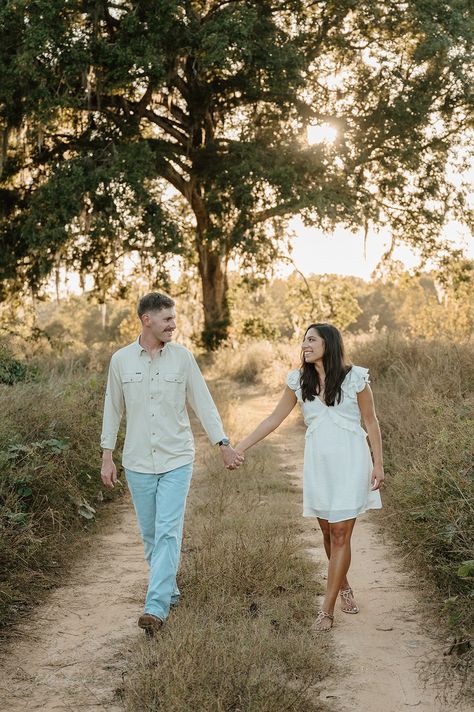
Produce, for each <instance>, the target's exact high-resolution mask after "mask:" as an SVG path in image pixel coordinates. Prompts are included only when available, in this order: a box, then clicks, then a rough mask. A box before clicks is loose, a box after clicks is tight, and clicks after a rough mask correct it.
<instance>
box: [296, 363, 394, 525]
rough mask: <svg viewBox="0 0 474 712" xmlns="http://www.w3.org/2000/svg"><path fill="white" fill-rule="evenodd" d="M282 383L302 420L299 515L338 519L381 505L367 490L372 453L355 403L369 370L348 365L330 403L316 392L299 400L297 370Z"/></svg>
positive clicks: (350, 517)
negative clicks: (335, 399)
mask: <svg viewBox="0 0 474 712" xmlns="http://www.w3.org/2000/svg"><path fill="white" fill-rule="evenodd" d="M286 382H287V384H288V386H289V387H290V388H291V389H292V390H293V391H295V395H296V397H297V399H298V402H299V404H300V406H301V410H302V412H303V417H304V422H305V423H306V425H307V430H306V442H305V450H304V471H303V516H304V517H320V518H321V519H327V520H328V521H329V522H341V521H343V520H345V519H353V518H354V517H357V515H359V514H362V512H365V511H366V510H367V509H380V508H381V507H382V502H381V499H380V492H379V491H378V490H375V491H371V489H370V486H371V485H370V479H371V474H372V467H373V464H372V457H371V454H370V450H369V445H368V443H367V433H366V432H365V430H364V429H363V428H362V427H361V424H360V410H359V404H358V402H357V393H359V392H360V391H362V390H363V389H364V388H365V384H366V383H369V371H368V369H367V368H363V367H362V366H352V368H351V370H350V371H349V373H348V374H347V375H346V377H345V379H344V381H343V382H342V385H341V390H342V400H341V402H340V403H338V404H336V405H333V406H328V405H326V404H325V403H323V402H322V401H321V400H320V399H319V398H318V396H316V397H315V398H314V400H312V401H303V400H302V397H301V387H300V370H299V369H295V370H294V371H290V373H289V374H288V376H287V381H286Z"/></svg>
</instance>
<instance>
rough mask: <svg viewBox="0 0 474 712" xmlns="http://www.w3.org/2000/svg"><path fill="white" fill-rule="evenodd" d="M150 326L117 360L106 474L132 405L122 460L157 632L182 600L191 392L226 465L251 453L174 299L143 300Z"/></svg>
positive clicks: (107, 413) (112, 474)
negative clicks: (190, 343)
mask: <svg viewBox="0 0 474 712" xmlns="http://www.w3.org/2000/svg"><path fill="white" fill-rule="evenodd" d="M138 316H139V318H140V321H141V326H142V330H141V333H140V336H139V337H138V339H137V340H136V341H134V342H133V343H131V344H129V345H128V346H125V347H124V348H122V349H120V350H119V351H116V352H115V353H114V354H113V356H112V358H111V361H110V367H109V374H108V380H107V389H106V394H105V403H104V419H103V427H102V436H101V447H102V448H103V456H102V469H101V477H102V481H103V483H104V484H105V485H106V486H107V487H113V486H114V483H115V482H116V481H117V468H116V466H115V464H114V461H113V458H112V453H113V450H114V448H115V444H116V439H117V432H118V429H119V426H120V421H121V419H122V415H123V411H124V409H125V411H126V420H127V427H126V435H125V444H124V448H123V458H122V464H123V467H124V469H125V477H126V480H127V485H128V487H129V490H130V493H131V496H132V501H133V506H134V508H135V512H136V515H137V520H138V525H139V528H140V532H141V535H142V538H143V543H144V547H145V558H146V560H147V562H148V564H149V567H150V577H149V584H148V590H147V594H146V599H145V611H144V614H143V615H141V616H140V618H139V620H138V625H139V626H140V628H144V629H145V630H146V632H147V633H149V634H152V633H153V632H154V631H155V630H158V629H159V628H160V627H161V625H162V624H163V622H164V620H165V619H166V617H167V616H168V613H169V609H170V605H172V604H174V603H176V602H177V601H178V599H179V589H178V586H177V584H176V573H177V570H178V565H179V559H180V552H181V540H182V535H183V521H184V512H185V505H186V497H187V494H188V490H189V485H190V482H191V476H192V468H193V460H194V441H193V434H192V431H191V426H190V423H189V418H188V413H187V410H186V399H187V400H188V401H189V403H190V404H191V406H192V408H193V410H194V412H195V413H196V415H197V417H198V418H199V420H200V421H201V423H202V425H203V427H204V429H205V431H206V433H207V435H208V437H209V440H210V441H211V443H213V444H216V445H218V446H219V449H220V452H221V455H222V458H223V460H224V464H225V466H226V467H227V468H228V469H235V468H236V467H238V466H239V465H240V464H241V463H242V462H243V456H242V455H240V454H239V453H237V452H236V451H235V450H234V449H233V448H232V447H231V446H230V442H229V439H228V438H227V436H226V435H225V432H224V429H223V427H222V422H221V419H220V416H219V413H218V411H217V408H216V406H215V404H214V401H213V400H212V397H211V394H210V393H209V390H208V388H207V385H206V382H205V381H204V378H203V376H202V374H201V371H200V370H199V366H198V365H197V363H196V360H195V358H194V356H193V355H192V353H191V352H190V351H189V350H188V349H186V348H184V346H181V345H179V344H176V343H173V342H172V336H173V331H174V330H175V329H176V312H175V304H174V301H173V300H172V299H171V298H170V297H168V296H166V295H164V294H160V293H158V292H152V293H150V294H147V295H145V296H144V297H142V298H141V299H140V301H139V304H138Z"/></svg>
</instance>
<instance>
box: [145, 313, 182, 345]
mask: <svg viewBox="0 0 474 712" xmlns="http://www.w3.org/2000/svg"><path fill="white" fill-rule="evenodd" d="M142 323H143V326H144V327H146V328H147V329H148V330H149V331H150V333H151V334H152V335H153V336H154V337H155V339H157V340H158V341H161V342H163V343H164V344H167V343H168V341H171V339H172V338H173V331H174V330H175V329H176V310H175V309H174V307H170V308H169V309H159V310H158V311H149V312H145V314H144V315H143V316H142Z"/></svg>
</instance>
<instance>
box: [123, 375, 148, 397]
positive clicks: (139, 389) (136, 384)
mask: <svg viewBox="0 0 474 712" xmlns="http://www.w3.org/2000/svg"><path fill="white" fill-rule="evenodd" d="M121 379H122V389H123V395H124V398H125V403H134V402H135V401H137V400H139V399H140V398H142V397H143V373H123V374H122V376H121Z"/></svg>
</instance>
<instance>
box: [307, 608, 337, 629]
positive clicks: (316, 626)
mask: <svg viewBox="0 0 474 712" xmlns="http://www.w3.org/2000/svg"><path fill="white" fill-rule="evenodd" d="M325 618H329V620H330V621H331V625H329V626H328V627H327V628H321V627H320V625H321V623H322V622H323V620H325ZM333 622H334V616H332V615H331V614H330V613H326V611H323V610H321V611H318V615H317V616H316V620H315V621H314V623H313V625H312V626H311V627H312V629H313V630H314V631H315V632H317V633H325V632H326V631H327V630H331V628H332V626H333Z"/></svg>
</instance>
